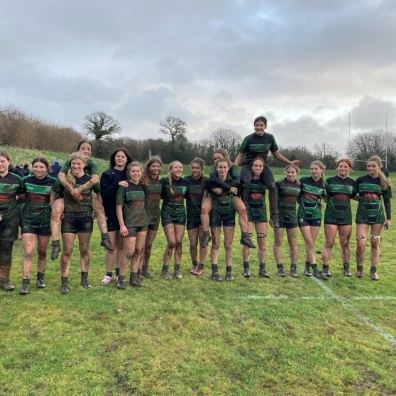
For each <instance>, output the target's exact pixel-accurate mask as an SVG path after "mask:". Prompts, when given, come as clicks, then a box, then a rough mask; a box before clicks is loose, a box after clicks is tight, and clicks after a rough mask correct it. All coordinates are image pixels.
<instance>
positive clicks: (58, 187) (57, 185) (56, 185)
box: [52, 179, 64, 194]
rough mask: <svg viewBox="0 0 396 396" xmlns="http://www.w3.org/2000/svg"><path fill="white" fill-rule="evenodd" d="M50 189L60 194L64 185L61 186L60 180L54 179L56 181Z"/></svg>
mask: <svg viewBox="0 0 396 396" xmlns="http://www.w3.org/2000/svg"><path fill="white" fill-rule="evenodd" d="M52 191H53V192H55V193H57V194H62V192H63V191H64V187H63V186H62V183H61V182H60V180H59V179H56V182H55V183H54V185H53V187H52Z"/></svg>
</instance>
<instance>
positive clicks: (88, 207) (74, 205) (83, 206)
mask: <svg viewBox="0 0 396 396" xmlns="http://www.w3.org/2000/svg"><path fill="white" fill-rule="evenodd" d="M90 180H91V176H90V175H88V174H87V173H84V175H83V176H81V177H76V184H75V186H74V188H78V187H80V186H82V185H84V184H85V183H87V182H89V181H90ZM52 190H53V191H54V192H55V193H57V194H62V193H63V196H64V199H65V210H64V211H65V213H68V212H70V213H74V212H92V191H94V192H96V193H99V192H100V187H99V183H96V184H95V185H93V186H92V187H91V188H88V189H85V190H84V191H82V192H81V195H82V196H83V199H82V200H81V201H75V200H74V199H73V197H72V196H71V194H70V192H69V191H68V190H66V189H65V188H64V187H63V185H62V183H61V182H60V181H59V179H58V180H56V183H55V184H54V187H53V188H52Z"/></svg>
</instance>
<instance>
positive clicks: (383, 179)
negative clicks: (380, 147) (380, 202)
mask: <svg viewBox="0 0 396 396" xmlns="http://www.w3.org/2000/svg"><path fill="white" fill-rule="evenodd" d="M369 162H375V163H376V164H377V165H378V167H379V170H378V177H379V179H380V182H381V188H382V189H383V190H387V189H388V188H389V187H390V186H391V182H390V180H389V179H388V178H387V177H386V176H385V175H384V173H383V172H382V171H381V168H382V160H381V158H380V157H379V156H378V155H373V156H371V157H370V158H369V159H368V160H367V163H369Z"/></svg>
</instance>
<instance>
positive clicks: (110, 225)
mask: <svg viewBox="0 0 396 396" xmlns="http://www.w3.org/2000/svg"><path fill="white" fill-rule="evenodd" d="M106 224H107V231H109V232H113V231H120V224H119V223H118V219H117V218H115V219H113V218H109V217H108V218H107V219H106Z"/></svg>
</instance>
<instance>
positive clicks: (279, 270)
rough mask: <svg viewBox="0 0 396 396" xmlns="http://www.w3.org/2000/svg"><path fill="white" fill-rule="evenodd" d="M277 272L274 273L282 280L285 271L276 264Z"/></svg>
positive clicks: (281, 265)
mask: <svg viewBox="0 0 396 396" xmlns="http://www.w3.org/2000/svg"><path fill="white" fill-rule="evenodd" d="M277 267H278V272H277V273H276V274H277V275H278V276H279V277H281V278H284V277H285V276H286V273H285V269H284V268H283V264H278V265H277Z"/></svg>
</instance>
